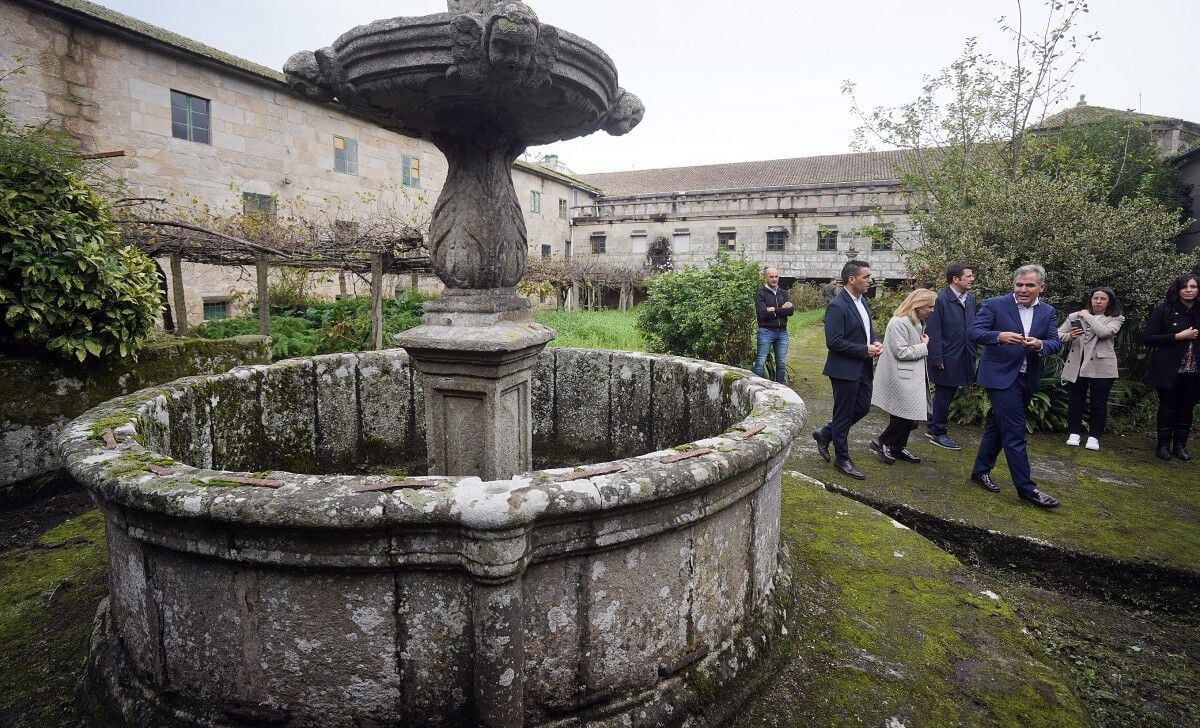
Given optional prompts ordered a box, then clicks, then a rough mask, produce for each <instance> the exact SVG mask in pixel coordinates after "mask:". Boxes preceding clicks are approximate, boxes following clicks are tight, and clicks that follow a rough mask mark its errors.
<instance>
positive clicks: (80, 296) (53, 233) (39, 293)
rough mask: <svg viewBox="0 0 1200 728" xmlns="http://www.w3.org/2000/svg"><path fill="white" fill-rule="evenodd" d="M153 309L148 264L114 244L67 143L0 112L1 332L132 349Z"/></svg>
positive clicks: (93, 351) (59, 348)
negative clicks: (18, 124)
mask: <svg viewBox="0 0 1200 728" xmlns="http://www.w3.org/2000/svg"><path fill="white" fill-rule="evenodd" d="M158 309H159V293H158V281H157V278H156V275H155V270H154V263H153V262H152V261H151V260H150V259H149V258H147V257H146V256H145V255H143V254H142V253H140V252H138V251H137V250H136V249H135V248H133V247H132V246H126V245H122V244H121V237H120V234H119V233H118V232H117V229H116V226H115V225H114V224H113V222H112V218H111V215H110V211H109V206H108V204H107V203H106V202H105V201H104V200H103V199H102V198H101V197H100V195H99V194H97V192H96V191H95V190H94V189H92V187H91V186H90V185H89V184H88V183H87V182H86V181H85V180H84V178H83V172H82V170H81V169H80V166H79V163H78V162H77V161H73V159H72V157H71V151H70V149H69V148H68V147H67V146H66V145H64V144H63V143H62V142H59V141H57V140H55V139H54V138H52V137H50V136H48V135H46V134H45V133H43V132H41V131H38V130H32V131H31V130H28V129H26V130H18V129H16V128H14V127H13V126H12V125H11V123H9V122H8V120H7V119H6V118H3V117H0V313H2V314H3V316H2V317H0V339H9V340H16V341H21V342H27V343H30V344H33V345H35V346H37V347H44V348H45V349H46V350H48V351H50V352H53V353H55V354H58V355H61V356H65V357H72V358H75V359H78V360H79V361H81V362H82V361H84V360H85V359H87V358H88V357H102V356H106V355H110V354H119V355H120V356H129V355H132V354H134V353H135V352H136V351H137V349H138V348H139V346H140V345H141V342H142V340H143V339H144V338H145V337H146V336H147V335H148V334H149V333H150V332H151V331H153V330H154V321H155V317H156V316H157V313H158Z"/></svg>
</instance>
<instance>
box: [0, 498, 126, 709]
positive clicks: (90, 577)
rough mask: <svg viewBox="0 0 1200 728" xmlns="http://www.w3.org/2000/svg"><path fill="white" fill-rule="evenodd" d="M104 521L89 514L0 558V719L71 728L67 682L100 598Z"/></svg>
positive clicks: (71, 692) (71, 687) (71, 685)
mask: <svg viewBox="0 0 1200 728" xmlns="http://www.w3.org/2000/svg"><path fill="white" fill-rule="evenodd" d="M106 574H107V570H106V562H105V549H104V518H103V516H101V514H100V512H99V511H97V510H92V511H89V512H87V513H85V514H83V515H82V516H79V517H77V518H73V519H71V520H69V521H67V522H65V523H63V524H62V525H60V526H58V527H56V528H54V529H52V530H50V531H47V532H46V533H45V534H44V535H43V536H42V537H41V538H39V539H38V540H37V541H36V542H34V543H32V544H30V545H29V546H26V547H23V548H18V549H15V550H13V551H8V552H5V553H4V554H2V555H0V654H2V655H3V656H4V659H3V660H0V716H4V719H3V722H4V723H5V725H8V726H13V727H14V728H34V727H37V728H42V727H43V726H54V725H71V724H74V722H75V721H74V720H73V716H74V714H75V705H74V697H75V682H76V680H77V679H78V677H79V668H80V666H81V665H82V664H83V660H84V657H85V656H86V655H87V650H88V638H89V635H90V634H91V629H92V615H93V614H94V613H95V610H96V604H97V603H98V602H99V601H100V599H101V598H102V597H103V596H104V594H105V593H106V592H107V588H108V585H107V580H106Z"/></svg>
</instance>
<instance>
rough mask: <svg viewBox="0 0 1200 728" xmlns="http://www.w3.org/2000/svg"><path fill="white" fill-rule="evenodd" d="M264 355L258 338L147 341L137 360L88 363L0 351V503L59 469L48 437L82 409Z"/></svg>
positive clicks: (53, 436)
mask: <svg viewBox="0 0 1200 728" xmlns="http://www.w3.org/2000/svg"><path fill="white" fill-rule="evenodd" d="M270 360H271V352H270V349H269V347H268V346H267V340H266V339H265V338H264V337H261V336H239V337H236V338H233V339H223V340H215V341H209V340H204V339H184V340H179V341H171V342H169V343H161V344H154V345H151V346H149V347H148V348H146V349H144V350H143V351H142V352H141V353H140V354H139V356H138V360H137V361H136V362H135V361H133V360H130V359H124V360H109V361H105V362H103V363H101V364H95V365H89V366H84V365H79V364H76V363H73V362H69V361H65V360H46V359H28V358H19V357H11V356H3V355H0V387H2V388H3V390H4V392H3V396H0V502H2V501H4V500H7V499H9V498H14V497H20V496H21V495H22V493H23V492H24V487H23V485H24V484H23V481H27V480H28V479H30V478H35V477H37V476H41V475H45V474H47V473H51V472H53V471H55V470H57V469H58V468H59V467H60V466H61V461H60V460H59V458H58V456H57V454H56V453H55V451H54V441H55V440H56V439H57V438H58V435H59V433H60V432H61V431H62V428H63V426H65V425H66V424H67V422H69V421H71V420H72V419H73V418H75V417H78V416H79V415H80V414H82V413H83V412H84V411H85V410H87V409H89V408H91V407H95V406H96V405H98V404H100V403H102V402H105V401H107V400H110V399H112V398H113V397H116V396H119V395H122V394H128V393H129V392H133V391H136V390H139V389H143V388H145V387H149V386H153V385H156V384H162V383H164V382H169V381H171V380H172V379H177V378H178V377H185V376H191V375H195V374H214V373H219V372H224V371H226V370H229V369H232V368H233V367H236V366H239V365H242V364H258V363H264V362H269V361H270Z"/></svg>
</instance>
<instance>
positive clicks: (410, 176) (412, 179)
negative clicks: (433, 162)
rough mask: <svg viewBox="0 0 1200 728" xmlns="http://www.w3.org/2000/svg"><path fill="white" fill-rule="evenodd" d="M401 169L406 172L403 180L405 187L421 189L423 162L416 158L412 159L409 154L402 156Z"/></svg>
mask: <svg viewBox="0 0 1200 728" xmlns="http://www.w3.org/2000/svg"><path fill="white" fill-rule="evenodd" d="M400 163H401V167H402V168H403V170H404V174H403V179H401V181H402V182H403V183H404V186H405V187H420V186H421V160H419V159H417V158H416V157H410V156H408V155H407V154H401V155H400Z"/></svg>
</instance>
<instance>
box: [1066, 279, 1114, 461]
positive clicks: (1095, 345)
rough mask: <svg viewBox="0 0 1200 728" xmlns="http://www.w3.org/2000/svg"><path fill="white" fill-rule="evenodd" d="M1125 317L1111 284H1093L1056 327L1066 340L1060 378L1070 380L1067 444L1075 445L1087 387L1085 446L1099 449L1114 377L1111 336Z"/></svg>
mask: <svg viewBox="0 0 1200 728" xmlns="http://www.w3.org/2000/svg"><path fill="white" fill-rule="evenodd" d="M1123 323H1125V317H1124V316H1122V315H1121V304H1120V303H1119V302H1118V301H1117V294H1116V293H1114V292H1113V290H1112V289H1111V288H1106V287H1104V286H1096V287H1095V288H1093V289H1092V294H1091V295H1090V296H1089V297H1088V305H1087V306H1086V307H1085V308H1083V309H1081V310H1079V311H1076V312H1074V313H1072V314H1070V315H1068V316H1067V320H1066V321H1063V324H1062V326H1059V327H1058V338H1059V339H1060V340H1061V341H1062V342H1063V344H1069V345H1070V347H1071V349H1070V351H1068V352H1067V363H1066V364H1063V370H1062V378H1063V381H1065V382H1070V383H1071V399H1070V400H1069V402H1068V404H1067V433H1068V437H1067V444H1068V445H1071V446H1073V447H1078V446H1079V439H1080V437H1079V436H1080V435H1081V434H1082V433H1083V404H1084V400H1086V399H1087V397H1088V390H1089V389H1090V390H1091V399H1092V407H1091V417H1090V419H1089V420H1088V439H1087V443H1086V444H1084V447H1086V448H1087V449H1088V450H1099V449H1100V437H1101V436H1102V435H1104V421H1105V420H1106V419H1107V418H1108V394H1109V392H1111V391H1112V386H1113V382H1115V381H1117V354H1116V350H1115V348H1114V346H1113V340H1114V339H1116V337H1117V333H1118V332H1119V331H1120V330H1121V324H1123Z"/></svg>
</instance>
